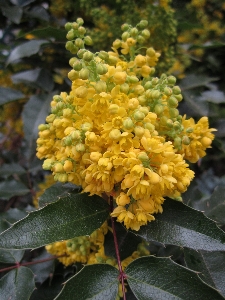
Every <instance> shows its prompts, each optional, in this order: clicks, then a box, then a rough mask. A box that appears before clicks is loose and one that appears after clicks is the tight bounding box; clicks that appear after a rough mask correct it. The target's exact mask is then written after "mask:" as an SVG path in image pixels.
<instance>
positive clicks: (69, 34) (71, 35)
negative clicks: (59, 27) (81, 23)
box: [66, 29, 76, 41]
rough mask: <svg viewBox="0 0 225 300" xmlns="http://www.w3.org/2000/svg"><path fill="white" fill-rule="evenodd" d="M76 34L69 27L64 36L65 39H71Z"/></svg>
mask: <svg viewBox="0 0 225 300" xmlns="http://www.w3.org/2000/svg"><path fill="white" fill-rule="evenodd" d="M75 36H76V34H75V32H74V30H73V29H70V31H69V32H68V33H67V35H66V38H67V40H69V41H71V40H73V39H74V38H75Z"/></svg>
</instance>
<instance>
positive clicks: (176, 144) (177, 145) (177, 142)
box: [174, 137, 181, 149]
mask: <svg viewBox="0 0 225 300" xmlns="http://www.w3.org/2000/svg"><path fill="white" fill-rule="evenodd" d="M174 147H175V148H177V149H181V138H180V137H176V138H175V139H174Z"/></svg>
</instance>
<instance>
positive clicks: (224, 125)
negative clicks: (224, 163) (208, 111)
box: [215, 119, 225, 138]
mask: <svg viewBox="0 0 225 300" xmlns="http://www.w3.org/2000/svg"><path fill="white" fill-rule="evenodd" d="M216 129H217V131H216V132H215V135H216V136H217V137H218V138H221V137H225V119H220V120H218V121H217V122H216Z"/></svg>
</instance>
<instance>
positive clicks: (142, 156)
mask: <svg viewBox="0 0 225 300" xmlns="http://www.w3.org/2000/svg"><path fill="white" fill-rule="evenodd" d="M138 159H140V161H142V162H145V163H146V162H149V157H148V154H147V153H146V152H140V153H139V154H138Z"/></svg>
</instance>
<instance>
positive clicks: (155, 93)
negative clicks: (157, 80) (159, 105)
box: [151, 90, 161, 100]
mask: <svg viewBox="0 0 225 300" xmlns="http://www.w3.org/2000/svg"><path fill="white" fill-rule="evenodd" d="M160 96H161V93H160V91H158V90H153V91H151V97H152V98H153V99H155V100H156V99H159V97H160Z"/></svg>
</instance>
